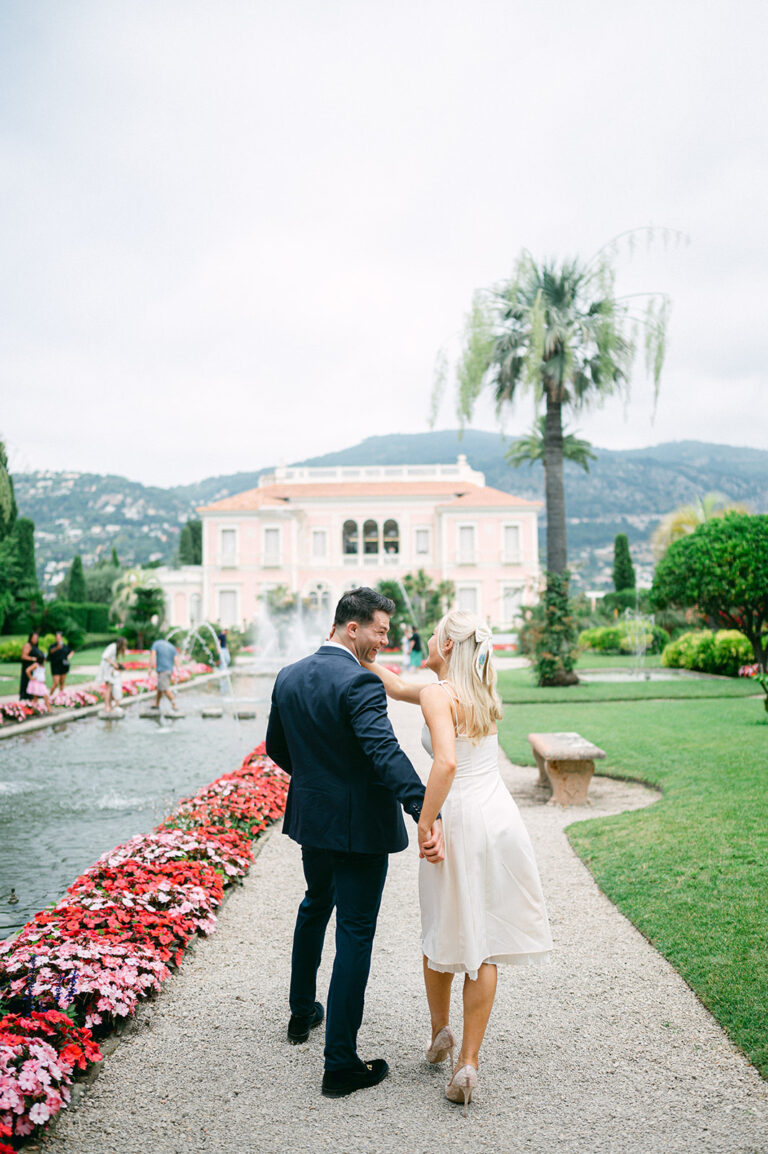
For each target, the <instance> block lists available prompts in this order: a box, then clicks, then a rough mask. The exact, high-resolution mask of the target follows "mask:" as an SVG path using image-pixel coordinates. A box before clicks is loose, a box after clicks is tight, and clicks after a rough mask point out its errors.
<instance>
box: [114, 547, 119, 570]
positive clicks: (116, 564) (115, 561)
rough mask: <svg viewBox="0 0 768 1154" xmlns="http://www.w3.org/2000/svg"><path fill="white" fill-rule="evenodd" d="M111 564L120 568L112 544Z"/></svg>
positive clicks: (115, 550)
mask: <svg viewBox="0 0 768 1154" xmlns="http://www.w3.org/2000/svg"><path fill="white" fill-rule="evenodd" d="M112 565H113V566H114V568H115V569H119V568H120V561H119V559H118V556H117V549H116V548H115V547H114V545H113V546H112Z"/></svg>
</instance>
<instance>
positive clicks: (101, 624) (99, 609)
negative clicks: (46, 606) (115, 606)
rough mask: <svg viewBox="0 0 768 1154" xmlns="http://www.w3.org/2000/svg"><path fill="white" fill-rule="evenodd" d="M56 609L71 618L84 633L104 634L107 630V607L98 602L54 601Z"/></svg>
mask: <svg viewBox="0 0 768 1154" xmlns="http://www.w3.org/2000/svg"><path fill="white" fill-rule="evenodd" d="M54 606H55V607H56V608H57V609H60V610H62V611H63V612H64V613H66V615H67V617H72V618H74V620H75V621H76V622H77V623H78V625H80V626H81V627H82V628H83V629H84V630H85V632H86V633H106V632H107V630H108V629H109V606H108V605H101V604H100V603H99V602H98V601H54V602H53V605H52V606H51V608H53V607H54Z"/></svg>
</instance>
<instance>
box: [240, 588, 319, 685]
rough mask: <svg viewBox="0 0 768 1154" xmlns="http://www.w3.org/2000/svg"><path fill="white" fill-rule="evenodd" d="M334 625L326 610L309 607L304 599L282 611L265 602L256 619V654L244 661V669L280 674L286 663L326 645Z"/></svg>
mask: <svg viewBox="0 0 768 1154" xmlns="http://www.w3.org/2000/svg"><path fill="white" fill-rule="evenodd" d="M330 626H331V622H330V620H329V619H328V618H326V617H325V616H324V614H323V610H321V609H319V608H307V607H306V606H304V605H302V603H301V601H299V602H298V603H297V604H296V605H294V606H292V607H291V608H289V609H284V610H280V611H279V612H274V611H273V610H271V609H270V607H269V605H268V604H267V603H266V601H262V602H261V603H260V605H259V610H258V613H257V614H256V617H255V620H254V628H255V633H256V642H255V645H254V653H253V655H252V656H251V657H250V658H249V659H248V661H247V663H246V662H244V663H243V665H244V668H247V669H248V670H249V671H250V672H253V673H278V672H279V671H280V670H281V669H282V668H283V666H284V665H290V664H291V662H293V661H299V660H300V659H301V658H302V657H307V656H308V654H310V653H312V652H313V651H314V650H315V649H316V648H317V647H318V645H322V643H323V641H324V640H325V638H326V637H327V636H328V631H329V629H330Z"/></svg>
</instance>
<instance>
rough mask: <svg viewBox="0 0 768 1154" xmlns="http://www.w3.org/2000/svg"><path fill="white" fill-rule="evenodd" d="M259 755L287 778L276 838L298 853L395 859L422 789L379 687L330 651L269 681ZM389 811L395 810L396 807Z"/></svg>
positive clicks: (347, 657) (349, 659) (345, 655)
mask: <svg viewBox="0 0 768 1154" xmlns="http://www.w3.org/2000/svg"><path fill="white" fill-rule="evenodd" d="M267 753H268V754H269V756H270V757H271V758H272V760H273V761H276V762H277V764H278V765H279V766H281V767H282V768H283V769H284V770H285V771H286V772H287V773H289V774H290V775H291V785H290V789H289V790H288V800H287V803H286V809H285V821H284V824H283V832H284V833H286V834H288V836H289V837H292V838H293V839H294V841H297V842H299V844H300V845H304V846H310V847H312V848H315V849H331V850H341V851H343V852H345V853H396V852H397V851H398V850H401V849H405V847H406V845H407V844H408V835H407V834H406V831H405V824H404V822H403V816H402V812H401V809H400V806H401V805H402V807H403V809H405V811H406V812H407V813H409V814H410V815H411V816H412V817H413V818H414V820H416V821H418V819H419V815H420V814H421V806H422V802H423V800H424V786H423V784H422V782H421V779H420V778H419V776H418V774H417V773H416V771H415V769H414V768H413V766H412V765H411V763H410V761H409V760H408V758H407V757H406V755H405V754H404V753H403V751H402V749H401V748H400V746H399V745H398V743H397V738H396V737H395V735H394V733H393V731H392V726H391V724H390V721H389V717H388V716H387V697H386V693H385V691H384V685H383V683H382V681H381V679H380V678H378V677H377V676H376V674H375V673H371V672H370V671H369V670H367V669H363V668H362V667H361V666H360V664H359V663H358V662H357V661H356V659H355V658H354V656H353V655H352V654H351V653H349V652H346V651H345V650H344V649H340V648H339V647H338V646H334V645H322V646H321V647H320V649H318V651H317V653H313V654H312V655H311V657H305V658H304V660H303V661H297V662H296V664H295V665H288V666H287V667H286V668H285V669H282V670H281V671H280V673H279V674H278V677H277V681H276V682H275V688H274V691H273V693H272V709H271V712H270V715H269V725H268V727H267ZM398 803H399V804H398Z"/></svg>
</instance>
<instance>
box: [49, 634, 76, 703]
mask: <svg viewBox="0 0 768 1154" xmlns="http://www.w3.org/2000/svg"><path fill="white" fill-rule="evenodd" d="M74 652H75V651H74V649H73V647H72V646H71V645H68V644H67V642H66V641H65V640H64V634H63V633H62V631H61V630H60V629H57V630H56V640H55V641H54V643H53V645H51V646H50V647H49V649H48V661H49V662H50V666H51V674H52V676H53V689H52V696H53V697H55V696H56V694H57V693H63V692H64V685H65V683H66V680H67V674H68V673H69V657H70V654H72V653H74Z"/></svg>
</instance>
